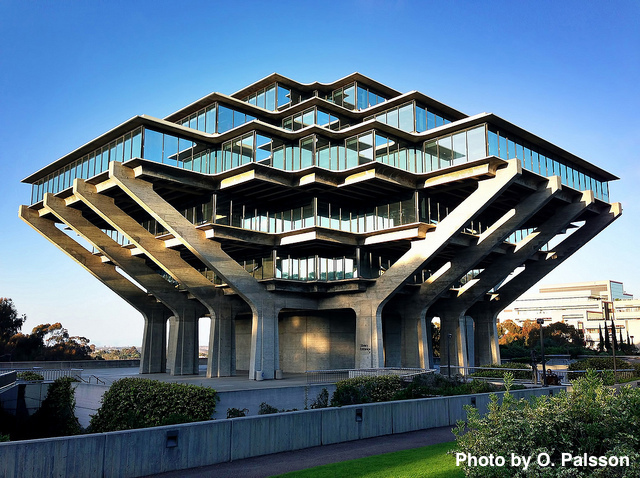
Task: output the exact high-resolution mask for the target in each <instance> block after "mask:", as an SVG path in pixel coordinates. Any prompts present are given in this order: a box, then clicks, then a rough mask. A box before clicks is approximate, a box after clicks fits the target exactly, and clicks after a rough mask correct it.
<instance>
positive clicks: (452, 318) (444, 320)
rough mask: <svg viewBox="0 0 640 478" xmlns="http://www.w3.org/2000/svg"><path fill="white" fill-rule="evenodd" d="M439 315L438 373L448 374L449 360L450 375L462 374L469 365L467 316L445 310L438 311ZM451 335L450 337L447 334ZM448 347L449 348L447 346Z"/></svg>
mask: <svg viewBox="0 0 640 478" xmlns="http://www.w3.org/2000/svg"><path fill="white" fill-rule="evenodd" d="M438 315H439V317H440V373H441V374H443V375H448V374H449V360H451V367H452V368H451V376H454V375H456V374H461V375H464V374H465V373H466V368H467V367H469V357H468V345H467V338H468V330H469V325H468V321H469V318H468V317H467V316H466V315H464V314H459V315H457V316H456V315H452V314H447V313H446V311H441V312H438ZM449 335H451V339H449V338H448V336H449ZM449 347H450V348H449Z"/></svg>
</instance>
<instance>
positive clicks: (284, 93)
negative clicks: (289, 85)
mask: <svg viewBox="0 0 640 478" xmlns="http://www.w3.org/2000/svg"><path fill="white" fill-rule="evenodd" d="M289 103H291V90H288V89H286V88H283V87H282V86H280V85H278V108H281V107H283V106H285V105H288V104H289Z"/></svg>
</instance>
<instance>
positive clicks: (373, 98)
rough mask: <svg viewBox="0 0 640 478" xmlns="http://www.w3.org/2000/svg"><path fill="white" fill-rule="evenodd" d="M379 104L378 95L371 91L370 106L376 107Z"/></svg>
mask: <svg viewBox="0 0 640 478" xmlns="http://www.w3.org/2000/svg"><path fill="white" fill-rule="evenodd" d="M377 104H378V95H376V94H375V93H374V92H373V91H369V106H374V105H377Z"/></svg>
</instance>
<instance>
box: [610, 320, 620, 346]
mask: <svg viewBox="0 0 640 478" xmlns="http://www.w3.org/2000/svg"><path fill="white" fill-rule="evenodd" d="M611 340H612V342H613V348H614V349H616V350H620V347H618V339H617V337H616V326H615V325H614V323H613V319H611Z"/></svg>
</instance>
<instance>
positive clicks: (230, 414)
mask: <svg viewBox="0 0 640 478" xmlns="http://www.w3.org/2000/svg"><path fill="white" fill-rule="evenodd" d="M247 413H249V409H248V408H243V409H242V410H240V409H239V408H227V418H240V417H246V416H247Z"/></svg>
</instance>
